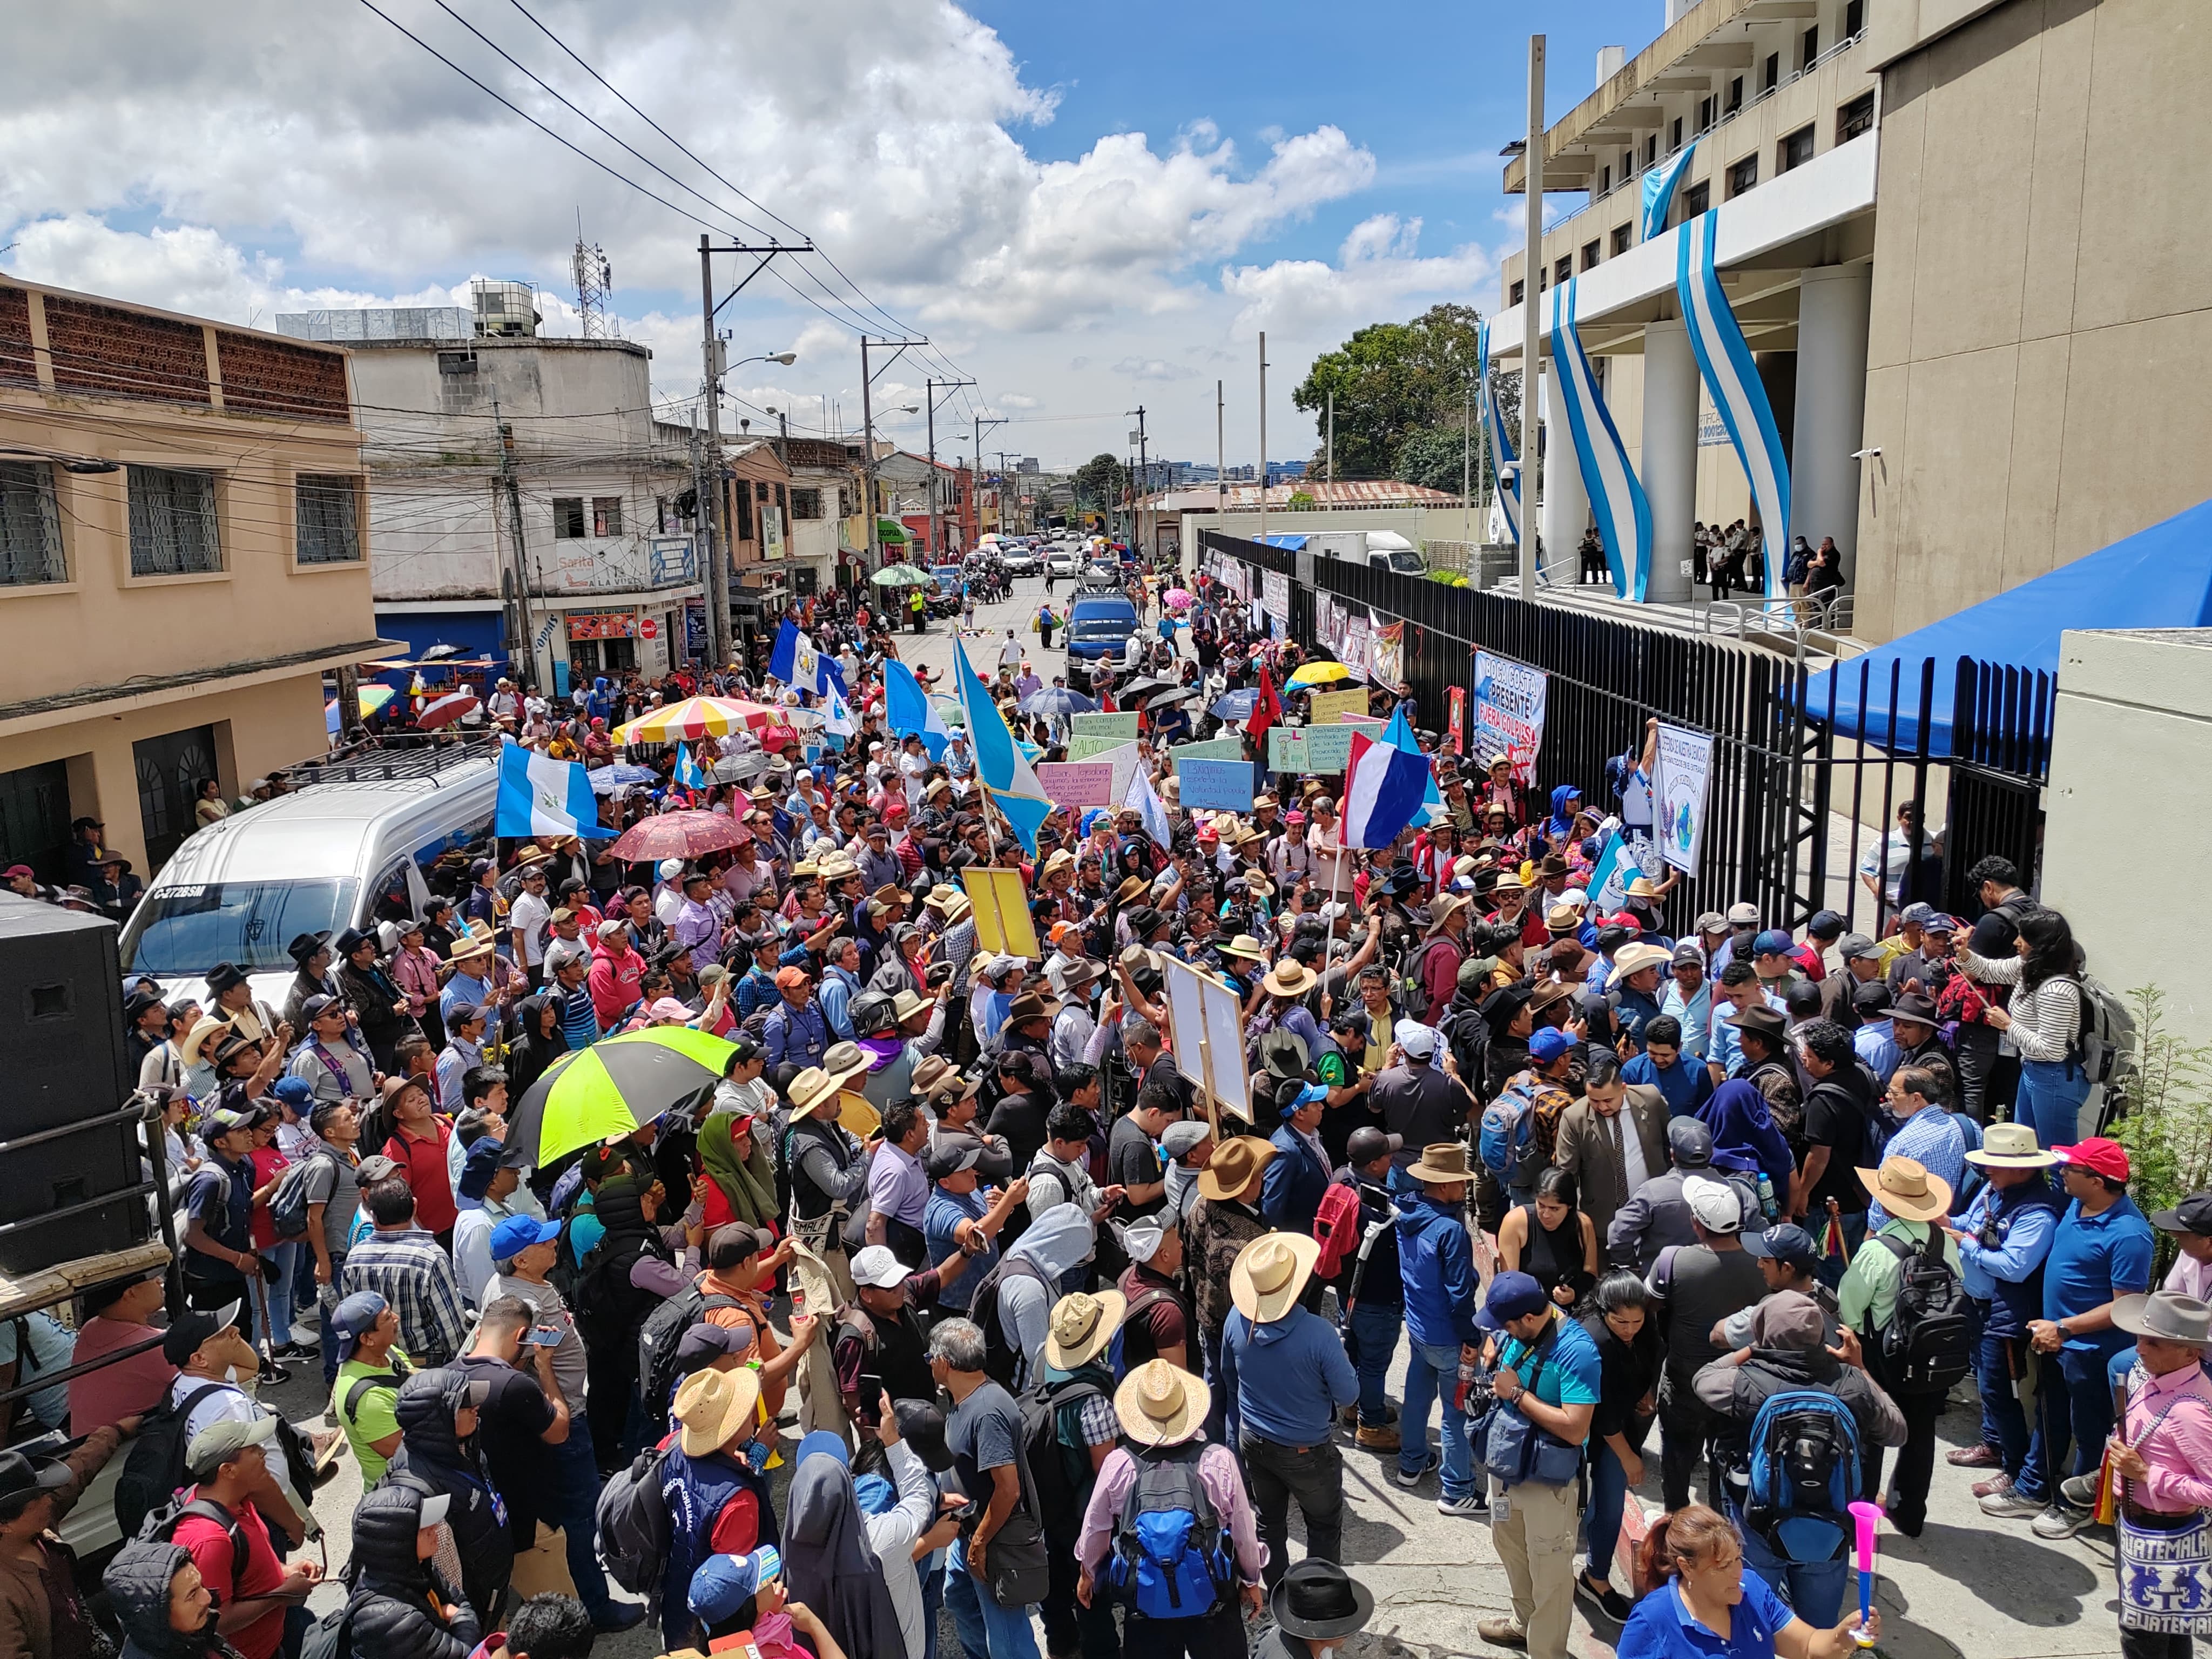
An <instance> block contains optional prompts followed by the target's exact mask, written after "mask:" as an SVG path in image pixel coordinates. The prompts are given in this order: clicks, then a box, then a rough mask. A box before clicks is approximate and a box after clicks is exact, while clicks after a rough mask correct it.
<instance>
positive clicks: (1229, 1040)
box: [1160, 957, 1253, 1123]
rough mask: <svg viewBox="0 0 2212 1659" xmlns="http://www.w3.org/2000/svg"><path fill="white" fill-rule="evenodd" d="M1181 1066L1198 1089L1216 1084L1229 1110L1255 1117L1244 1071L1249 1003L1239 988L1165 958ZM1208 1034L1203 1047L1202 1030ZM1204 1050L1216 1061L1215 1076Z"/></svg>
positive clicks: (1171, 1025) (1162, 970) (1177, 1058)
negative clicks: (1202, 1060)
mask: <svg viewBox="0 0 2212 1659" xmlns="http://www.w3.org/2000/svg"><path fill="white" fill-rule="evenodd" d="M1160 974H1161V977H1162V979H1163V980H1164V981H1165V983H1166V990H1167V999H1168V1027H1169V1030H1170V1034H1171V1035H1172V1036H1174V1039H1175V1061H1176V1070H1177V1071H1179V1072H1181V1073H1182V1074H1183V1076H1184V1077H1185V1078H1187V1079H1189V1081H1190V1083H1191V1085H1192V1086H1193V1087H1194V1088H1198V1089H1205V1088H1207V1087H1209V1086H1210V1087H1211V1088H1212V1091H1213V1098H1214V1099H1215V1101H1216V1102H1218V1103H1219V1104H1220V1106H1221V1107H1222V1108H1223V1109H1225V1110H1227V1111H1231V1112H1234V1113H1236V1114H1237V1116H1239V1117H1241V1118H1243V1120H1244V1121H1246V1122H1247V1123H1249V1122H1251V1121H1253V1120H1252V1089H1251V1082H1250V1079H1249V1078H1247V1077H1246V1075H1245V1072H1244V1004H1243V999H1241V998H1240V997H1239V996H1238V995H1237V992H1236V990H1235V989H1234V987H1231V986H1229V985H1227V984H1225V983H1224V982H1223V981H1220V980H1218V979H1216V978H1214V977H1213V975H1211V974H1206V973H1201V972H1200V971H1199V970H1198V969H1195V968H1194V967H1192V966H1191V965H1190V964H1189V963H1186V962H1181V961H1178V960H1177V959H1176V958H1175V957H1161V958H1160ZM1200 1031H1204V1032H1205V1033H1206V1042H1205V1044H1204V1046H1203V1048H1201V1047H1200V1042H1199V1033H1200ZM1201 1054H1202V1055H1203V1056H1204V1057H1205V1059H1206V1060H1210V1061H1211V1062H1212V1078H1211V1079H1208V1077H1207V1076H1206V1071H1205V1068H1204V1067H1203V1066H1201V1064H1200V1056H1201Z"/></svg>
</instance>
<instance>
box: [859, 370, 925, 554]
mask: <svg viewBox="0 0 2212 1659" xmlns="http://www.w3.org/2000/svg"><path fill="white" fill-rule="evenodd" d="M928 343H929V342H928V341H927V340H871V339H869V338H868V337H867V336H866V335H865V334H863V335H862V336H861V337H860V489H861V490H862V492H863V493H864V494H865V495H866V497H867V501H866V507H867V509H868V559H869V562H870V565H871V568H872V569H874V568H881V567H882V565H883V562H884V535H883V526H882V525H881V524H880V523H878V521H877V515H876V400H875V380H874V378H873V376H872V375H871V374H869V372H868V348H869V347H870V346H871V345H879V346H896V347H897V348H898V350H899V351H900V352H903V351H905V349H907V348H908V346H926V345H927V344H928ZM897 361H898V357H897V356H896V355H894V356H892V358H891V363H895V362H897ZM890 366H891V364H890V363H885V364H884V368H890Z"/></svg>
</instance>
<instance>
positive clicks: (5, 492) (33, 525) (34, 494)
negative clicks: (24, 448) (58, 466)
mask: <svg viewBox="0 0 2212 1659" xmlns="http://www.w3.org/2000/svg"><path fill="white" fill-rule="evenodd" d="M67 580H69V567H68V564H67V562H66V561H64V559H63V557H62V521H61V513H60V512H59V511H58V507H57V505H56V502H55V500H54V469H53V466H52V463H50V462H46V461H0V586H6V587H27V586H32V585H33V584H36V583H40V582H65V581H67Z"/></svg>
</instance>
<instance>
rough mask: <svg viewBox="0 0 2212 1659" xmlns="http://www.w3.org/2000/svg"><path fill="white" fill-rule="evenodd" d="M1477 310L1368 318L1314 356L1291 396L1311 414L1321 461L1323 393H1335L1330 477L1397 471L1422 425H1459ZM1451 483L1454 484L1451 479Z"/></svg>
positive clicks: (1321, 462)
mask: <svg viewBox="0 0 2212 1659" xmlns="http://www.w3.org/2000/svg"><path fill="white" fill-rule="evenodd" d="M1481 320H1482V319H1481V314H1480V313H1479V312H1477V311H1476V310H1475V309H1474V307H1472V306H1461V305H1440V306H1432V307H1430V308H1429V309H1428V310H1427V311H1425V312H1424V313H1421V315H1419V317H1416V318H1414V319H1413V320H1412V321H1411V322H1407V323H1370V324H1369V325H1367V326H1366V327H1365V328H1363V329H1360V330H1359V331H1358V332H1356V333H1355V334H1353V335H1352V337H1351V338H1350V339H1348V340H1346V342H1345V343H1343V344H1342V345H1340V346H1339V347H1338V348H1337V349H1335V350H1334V351H1328V352H1323V353H1322V355H1321V356H1319V357H1316V359H1315V360H1314V364H1313V368H1311V369H1310V370H1309V371H1308V372H1307V374H1306V378H1305V380H1304V382H1303V383H1302V384H1301V385H1300V386H1298V389H1297V391H1296V392H1293V393H1292V394H1291V401H1292V402H1293V403H1295V404H1297V406H1298V407H1299V408H1300V409H1303V410H1310V411H1311V413H1312V414H1313V415H1314V416H1316V425H1317V426H1318V427H1320V428H1322V437H1323V439H1324V445H1323V451H1322V452H1317V456H1318V459H1317V462H1316V470H1317V471H1318V470H1319V469H1320V468H1322V467H1324V466H1325V465H1326V462H1327V456H1326V453H1325V451H1326V447H1327V446H1326V441H1325V440H1326V436H1327V433H1326V426H1327V422H1328V401H1329V394H1330V393H1331V392H1334V393H1335V395H1336V476H1337V477H1340V478H1388V477H1403V476H1404V475H1403V474H1401V473H1400V472H1399V471H1397V467H1398V464H1399V461H1400V459H1401V456H1402V455H1403V454H1404V453H1405V452H1406V448H1407V442H1408V441H1409V440H1411V439H1412V438H1413V435H1415V434H1416V433H1419V432H1421V431H1423V430H1425V429H1426V428H1454V429H1456V428H1458V426H1459V424H1460V410H1461V405H1462V398H1463V395H1464V393H1465V391H1466V388H1467V385H1468V379H1469V377H1471V376H1472V375H1473V374H1474V367H1475V363H1476V361H1477V358H1476V351H1475V347H1476V344H1477V330H1478V328H1479V327H1480V323H1481ZM1453 488H1454V489H1456V488H1457V483H1456V481H1455V483H1454V485H1453Z"/></svg>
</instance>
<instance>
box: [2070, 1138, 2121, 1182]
mask: <svg viewBox="0 0 2212 1659" xmlns="http://www.w3.org/2000/svg"><path fill="white" fill-rule="evenodd" d="M2051 1151H2052V1152H2056V1153H2057V1154H2058V1156H2059V1157H2061V1158H2064V1159H2065V1160H2066V1161H2067V1162H2068V1163H2069V1164H2080V1165H2081V1167H2082V1168H2083V1169H2085V1170H2091V1171H2093V1172H2094V1173H2095V1174H2098V1175H2100V1176H2104V1177H2105V1178H2106V1180H2107V1181H2125V1180H2126V1179H2127V1178H2128V1176H2129V1174H2130V1165H2129V1164H2128V1149H2127V1148H2126V1147H2124V1146H2121V1145H2120V1143H2119V1142H2118V1141H2117V1140H2107V1139H2105V1138H2104V1137H2103V1136H2102V1135H2092V1136H2091V1137H2090V1138H2089V1139H2087V1140H2083V1141H2077V1142H2076V1143H2075V1145H2073V1146H2053V1147H2052V1148H2051Z"/></svg>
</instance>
